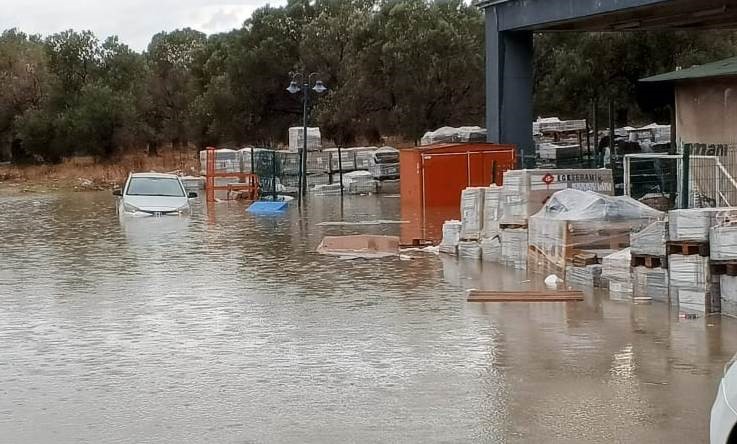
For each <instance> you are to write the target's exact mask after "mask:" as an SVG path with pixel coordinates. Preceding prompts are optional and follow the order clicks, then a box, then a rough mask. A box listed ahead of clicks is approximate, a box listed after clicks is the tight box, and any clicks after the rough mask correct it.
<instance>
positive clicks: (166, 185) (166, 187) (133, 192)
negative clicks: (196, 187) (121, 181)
mask: <svg viewBox="0 0 737 444" xmlns="http://www.w3.org/2000/svg"><path fill="white" fill-rule="evenodd" d="M126 194H127V195H128V196H168V197H184V190H183V189H182V187H181V185H179V181H178V180H177V179H172V178H168V177H132V178H131V180H130V183H129V184H128V191H127V192H126Z"/></svg>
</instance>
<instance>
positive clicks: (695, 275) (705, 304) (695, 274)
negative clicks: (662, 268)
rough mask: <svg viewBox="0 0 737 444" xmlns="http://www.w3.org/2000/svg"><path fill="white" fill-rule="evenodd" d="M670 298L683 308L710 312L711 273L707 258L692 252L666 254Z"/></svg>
mask: <svg viewBox="0 0 737 444" xmlns="http://www.w3.org/2000/svg"><path fill="white" fill-rule="evenodd" d="M668 272H669V280H670V288H671V300H672V302H673V303H676V302H677V303H678V306H679V307H680V308H681V309H683V310H690V311H698V312H710V311H711V309H712V307H711V306H712V303H711V290H712V288H711V284H712V282H711V275H710V273H709V258H708V257H703V256H699V255H698V254H692V255H689V256H684V255H680V254H671V255H670V256H668Z"/></svg>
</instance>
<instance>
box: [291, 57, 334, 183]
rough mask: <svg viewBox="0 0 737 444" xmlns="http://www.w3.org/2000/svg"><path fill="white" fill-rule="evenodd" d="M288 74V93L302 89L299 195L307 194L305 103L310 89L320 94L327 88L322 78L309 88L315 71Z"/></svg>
mask: <svg viewBox="0 0 737 444" xmlns="http://www.w3.org/2000/svg"><path fill="white" fill-rule="evenodd" d="M289 75H290V76H291V77H292V81H291V82H290V83H289V88H287V91H289V93H290V94H297V93H299V92H300V91H302V155H301V156H300V165H299V169H300V171H299V193H300V196H306V195H307V116H308V112H307V104H308V102H309V100H310V89H312V90H313V91H315V92H316V93H318V94H322V93H324V92H325V91H327V90H328V88H327V87H326V86H325V84H324V83H322V80H315V83H314V85H313V86H312V88H310V85H311V84H312V77H313V76H315V77H317V76H318V75H319V74H318V73H316V72H313V73H311V74H310V75H308V76H305V75H304V74H302V73H299V72H298V73H293V72H291V73H289ZM298 78H299V79H300V80H301V82H302V86H301V87H300V85H299V83H298V82H297V79H298Z"/></svg>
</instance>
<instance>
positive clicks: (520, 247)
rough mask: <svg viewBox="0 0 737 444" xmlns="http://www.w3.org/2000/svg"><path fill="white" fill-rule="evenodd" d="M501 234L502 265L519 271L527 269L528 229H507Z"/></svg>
mask: <svg viewBox="0 0 737 444" xmlns="http://www.w3.org/2000/svg"><path fill="white" fill-rule="evenodd" d="M501 232H502V234H501V241H502V242H501V244H502V259H501V263H502V264H505V265H509V266H511V267H514V268H517V269H519V270H525V269H527V248H528V244H527V241H528V231H527V228H505V229H502V230H501Z"/></svg>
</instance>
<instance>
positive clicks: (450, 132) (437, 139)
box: [420, 126, 460, 145]
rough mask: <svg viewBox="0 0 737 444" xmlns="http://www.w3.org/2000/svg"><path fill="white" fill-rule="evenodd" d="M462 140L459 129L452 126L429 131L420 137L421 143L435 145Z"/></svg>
mask: <svg viewBox="0 0 737 444" xmlns="http://www.w3.org/2000/svg"><path fill="white" fill-rule="evenodd" d="M456 142H460V139H459V136H458V129H457V128H453V127H450V126H444V127H442V128H438V129H437V130H435V131H428V132H426V133H425V135H424V136H422V139H420V145H433V144H435V143H456Z"/></svg>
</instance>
